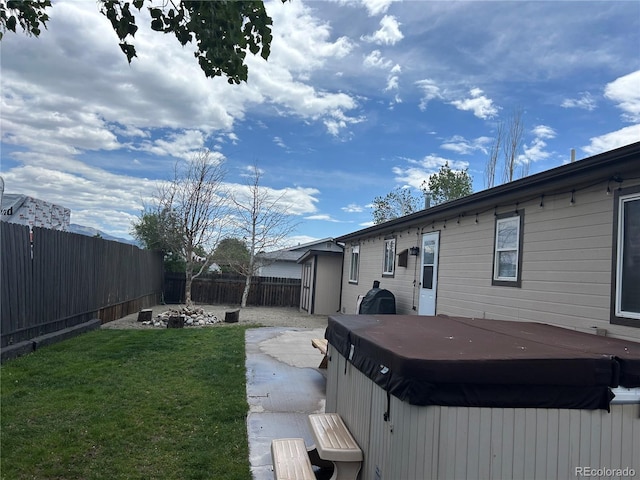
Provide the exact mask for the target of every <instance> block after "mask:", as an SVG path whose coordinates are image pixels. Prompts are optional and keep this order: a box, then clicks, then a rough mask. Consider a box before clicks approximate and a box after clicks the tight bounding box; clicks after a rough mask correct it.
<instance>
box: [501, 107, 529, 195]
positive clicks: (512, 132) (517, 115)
mask: <svg viewBox="0 0 640 480" xmlns="http://www.w3.org/2000/svg"><path fill="white" fill-rule="evenodd" d="M523 133H524V124H523V122H522V110H521V109H517V110H515V111H514V113H513V115H512V116H511V118H509V120H508V124H507V131H506V132H505V137H504V140H503V154H504V171H503V175H502V180H503V182H504V183H507V182H511V181H513V180H514V179H515V174H516V168H517V167H518V157H519V156H520V151H521V150H522V135H523Z"/></svg>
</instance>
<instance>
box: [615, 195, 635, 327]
mask: <svg viewBox="0 0 640 480" xmlns="http://www.w3.org/2000/svg"><path fill="white" fill-rule="evenodd" d="M615 210H616V217H615V220H616V221H615V222H614V232H613V234H614V237H615V238H614V240H615V241H614V246H615V251H614V255H613V257H614V258H613V261H614V268H613V272H614V278H613V285H612V302H613V309H614V315H613V318H612V323H618V324H622V325H628V326H638V327H640V322H639V321H638V320H640V296H638V292H640V187H636V188H631V189H624V190H622V191H621V192H616V206H615Z"/></svg>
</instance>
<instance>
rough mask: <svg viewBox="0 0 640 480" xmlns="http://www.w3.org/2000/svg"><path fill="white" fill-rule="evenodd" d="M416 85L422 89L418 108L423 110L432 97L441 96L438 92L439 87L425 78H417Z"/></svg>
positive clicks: (437, 97)
mask: <svg viewBox="0 0 640 480" xmlns="http://www.w3.org/2000/svg"><path fill="white" fill-rule="evenodd" d="M416 85H417V86H418V88H419V89H420V90H422V98H421V99H420V105H419V107H420V110H423V111H424V110H425V109H426V108H427V104H428V103H429V102H430V101H431V100H434V99H440V98H442V94H441V93H440V88H439V87H438V86H437V85H436V83H435V82H434V81H433V80H431V79H429V78H426V79H424V80H418V81H417V82H416Z"/></svg>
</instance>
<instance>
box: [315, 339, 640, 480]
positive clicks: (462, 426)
mask: <svg viewBox="0 0 640 480" xmlns="http://www.w3.org/2000/svg"><path fill="white" fill-rule="evenodd" d="M330 348H332V347H331V346H330ZM327 377H328V380H329V381H328V383H327V403H326V411H327V412H335V411H338V412H339V413H340V414H341V415H342V417H343V419H344V421H345V423H346V425H347V427H348V428H349V429H350V431H351V433H352V434H353V435H354V438H355V439H356V441H357V442H358V444H359V445H360V447H361V448H362V449H363V451H364V462H363V466H362V470H361V473H360V478H363V479H365V478H366V479H374V478H376V479H377V478H379V479H380V480H395V479H407V480H412V479H415V480H418V479H419V480H428V479H437V480H444V479H465V478H466V479H479V478H482V479H512V478H518V479H549V480H551V479H568V478H576V475H575V467H591V468H602V467H608V468H625V467H629V468H633V469H634V470H635V472H636V475H637V474H638V472H640V456H638V455H637V452H638V451H640V420H638V409H639V408H640V406H639V405H637V404H627V405H616V404H614V405H611V412H610V413H608V412H606V411H603V410H569V409H544V408H539V409H538V408H520V409H515V408H478V407H444V406H428V407H418V406H414V405H409V404H407V403H405V402H402V401H400V400H398V399H397V398H396V397H394V396H391V404H390V415H391V417H390V421H385V420H384V413H385V411H386V410H387V394H386V392H385V391H384V390H383V389H382V388H380V387H379V386H377V385H376V384H374V383H373V382H372V381H371V380H369V379H368V378H367V377H366V376H365V375H364V374H363V373H362V372H360V371H359V370H357V369H356V368H355V367H354V366H353V365H351V364H350V363H348V362H347V361H346V360H345V358H344V357H342V356H341V355H339V354H337V353H336V352H335V351H331V361H330V362H329V367H328V371H327Z"/></svg>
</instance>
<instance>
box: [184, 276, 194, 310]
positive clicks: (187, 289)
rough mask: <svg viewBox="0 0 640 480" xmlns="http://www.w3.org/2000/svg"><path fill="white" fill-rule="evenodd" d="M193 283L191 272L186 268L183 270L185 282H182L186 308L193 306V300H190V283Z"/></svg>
mask: <svg viewBox="0 0 640 480" xmlns="http://www.w3.org/2000/svg"><path fill="white" fill-rule="evenodd" d="M192 283H193V272H192V271H191V270H190V269H189V268H187V271H186V272H185V282H184V303H185V305H186V306H187V308H189V309H190V308H191V307H192V306H193V302H192V301H191V284H192Z"/></svg>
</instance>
